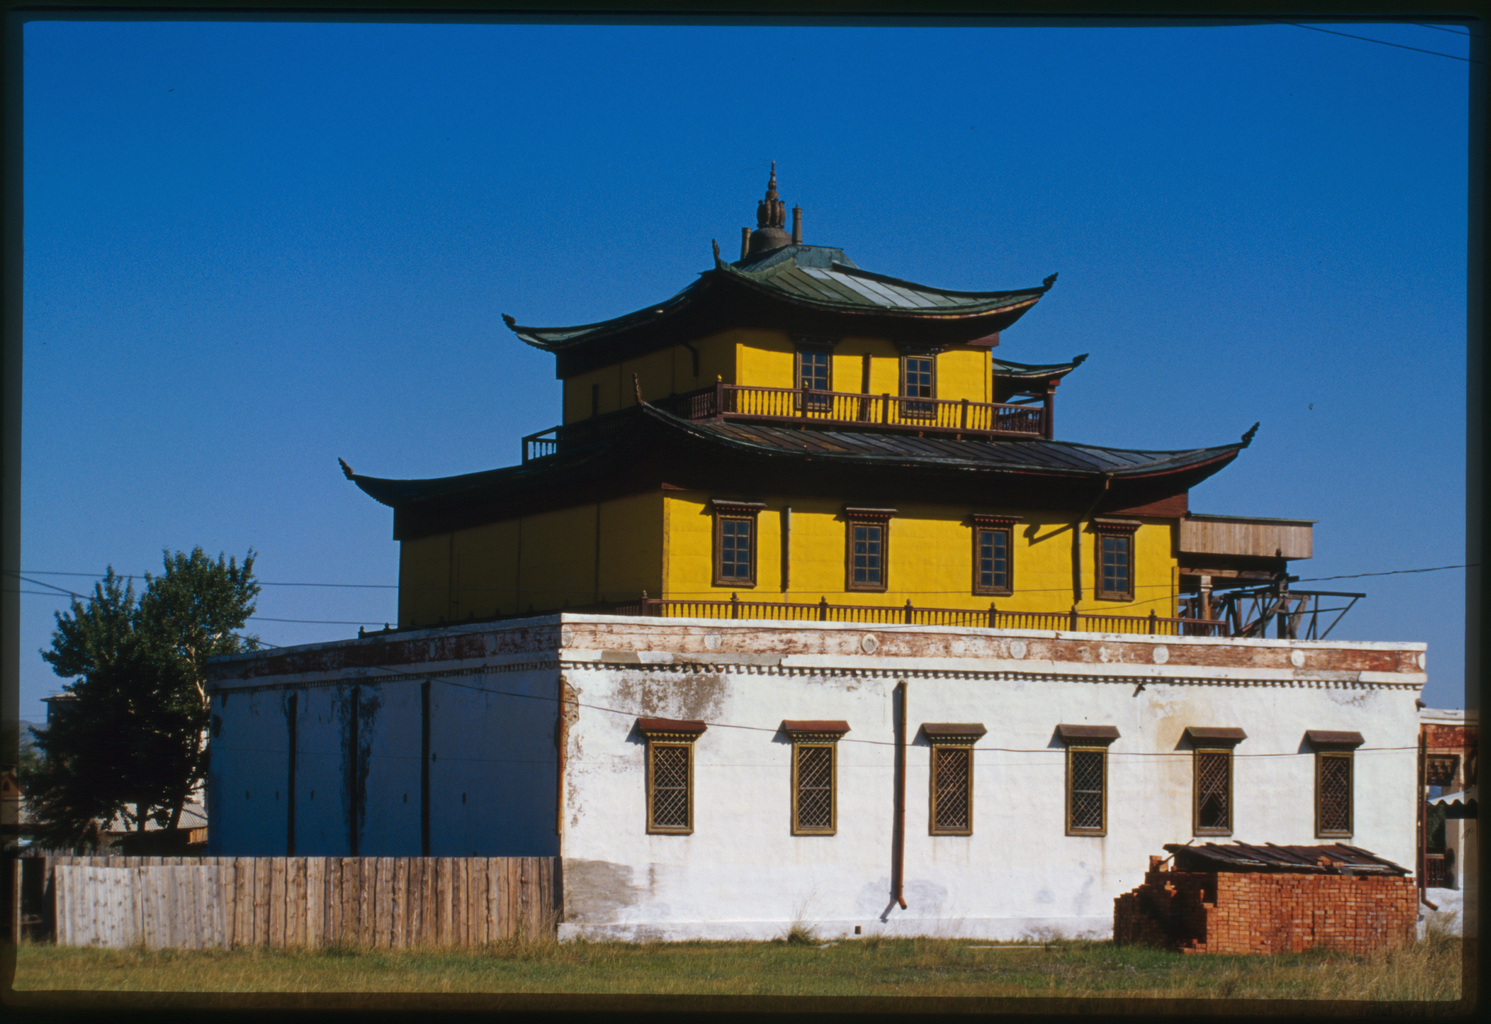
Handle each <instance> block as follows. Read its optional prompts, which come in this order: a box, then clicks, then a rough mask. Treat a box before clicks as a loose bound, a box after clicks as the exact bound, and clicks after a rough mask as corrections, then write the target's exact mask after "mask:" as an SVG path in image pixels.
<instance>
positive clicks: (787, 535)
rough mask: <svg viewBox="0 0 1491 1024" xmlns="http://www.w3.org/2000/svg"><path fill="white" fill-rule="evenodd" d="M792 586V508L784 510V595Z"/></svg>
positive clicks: (789, 506)
mask: <svg viewBox="0 0 1491 1024" xmlns="http://www.w3.org/2000/svg"><path fill="white" fill-rule="evenodd" d="M790 586H792V506H791V505H788V506H786V507H785V508H783V509H782V593H784V594H785V593H786V592H787V588H788V587H790Z"/></svg>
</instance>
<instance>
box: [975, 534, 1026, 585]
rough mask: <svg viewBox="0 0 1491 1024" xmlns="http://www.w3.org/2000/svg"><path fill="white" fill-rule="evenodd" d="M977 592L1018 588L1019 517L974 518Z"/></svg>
mask: <svg viewBox="0 0 1491 1024" xmlns="http://www.w3.org/2000/svg"><path fill="white" fill-rule="evenodd" d="M972 518H973V592H974V593H975V594H995V595H998V594H1011V593H1013V592H1014V590H1015V569H1014V565H1015V563H1014V550H1015V543H1014V541H1015V523H1017V522H1019V521H1020V519H1019V517H1018V516H986V515H974V516H973V517H972Z"/></svg>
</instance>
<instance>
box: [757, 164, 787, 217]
mask: <svg viewBox="0 0 1491 1024" xmlns="http://www.w3.org/2000/svg"><path fill="white" fill-rule="evenodd" d="M786 223H787V204H786V203H784V202H782V201H781V200H780V199H778V198H777V162H776V161H775V160H773V161H772V162H771V180H769V181H768V182H767V183H766V198H765V199H763V200H761V202H759V203H757V204H756V227H757V228H780V227H782V226H783V225H784V224H786Z"/></svg>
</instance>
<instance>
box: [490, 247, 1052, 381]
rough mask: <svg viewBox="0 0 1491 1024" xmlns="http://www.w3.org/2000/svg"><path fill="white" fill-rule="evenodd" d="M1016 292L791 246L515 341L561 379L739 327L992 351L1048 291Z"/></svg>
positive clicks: (718, 266)
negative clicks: (934, 281)
mask: <svg viewBox="0 0 1491 1024" xmlns="http://www.w3.org/2000/svg"><path fill="white" fill-rule="evenodd" d="M1055 280H1056V275H1055V274H1053V275H1051V276H1050V277H1048V278H1047V279H1046V280H1045V282H1044V283H1043V284H1042V285H1041V286H1040V287H1035V288H1023V289H1018V290H1015V291H991V292H963V291H952V290H949V289H946V288H934V287H932V286H930V285H922V284H916V283H914V282H911V281H905V280H902V279H900V278H896V277H888V276H886V275H884V274H876V273H872V272H870V271H868V270H863V269H861V268H860V267H859V266H857V265H856V264H855V263H854V261H853V260H851V259H849V258H848V257H847V256H845V255H844V252H843V250H842V249H838V248H834V247H832V246H822V245H801V244H790V245H784V246H780V247H778V248H775V249H771V250H769V251H767V252H764V253H758V254H755V255H752V256H748V257H747V258H745V259H743V260H739V261H737V262H735V263H726V262H725V261H723V260H721V259H720V257H719V251H718V247H716V251H715V264H714V268H713V269H712V270H706V271H704V272H703V273H701V274H700V275H699V279H698V280H696V281H694V282H693V283H692V284H690V285H689V286H688V287H687V288H685V289H683V291H681V292H679V293H678V294H676V295H674V296H673V297H672V298H669V299H667V300H665V301H663V302H659V303H655V304H653V305H651V306H647V307H645V308H643V309H640V310H637V311H636V312H634V313H628V314H626V315H625V316H620V317H616V318H615V319H613V320H606V321H604V322H602V323H595V324H583V325H580V326H576V327H526V326H522V325H519V324H518V323H517V322H516V321H514V320H513V318H512V317H510V316H506V315H504V316H503V319H504V320H505V321H506V322H507V325H508V326H509V327H510V328H511V329H512V331H513V333H515V334H516V335H517V336H518V337H519V338H521V339H522V340H523V341H525V342H527V343H528V344H530V345H533V346H534V347H535V348H540V349H543V350H544V351H545V352H552V353H554V355H555V356H556V357H557V368H556V375H557V376H558V377H560V378H565V377H569V376H572V375H574V374H577V373H583V372H585V371H587V370H591V369H595V368H598V367H600V366H608V365H611V364H613V363H616V362H619V361H621V360H623V359H631V358H635V357H637V356H639V355H643V354H645V353H647V352H650V351H654V350H656V349H660V348H667V347H669V346H671V345H676V344H679V343H681V342H685V341H689V342H692V341H697V340H698V339H699V338H702V337H706V336H708V335H710V334H715V333H718V332H720V331H725V330H729V329H731V328H736V327H745V328H760V329H767V330H783V331H788V332H790V333H792V334H807V335H821V336H836V335H839V336H841V335H844V334H849V333H853V334H859V335H871V336H878V337H889V338H891V339H892V340H895V341H900V342H906V343H914V344H919V345H929V346H949V345H966V344H969V343H979V342H982V343H983V344H984V345H987V346H992V345H993V344H997V339H994V335H997V334H998V333H999V331H1001V330H1003V329H1004V328H1006V327H1008V326H1009V325H1011V324H1013V323H1014V322H1015V321H1016V320H1018V319H1019V318H1020V317H1021V316H1022V315H1024V313H1025V311H1026V310H1028V309H1030V307H1032V306H1034V305H1035V304H1036V302H1037V301H1039V299H1040V297H1041V296H1042V295H1044V294H1045V293H1046V292H1047V291H1048V290H1049V289H1050V288H1051V286H1052V284H1053V283H1055Z"/></svg>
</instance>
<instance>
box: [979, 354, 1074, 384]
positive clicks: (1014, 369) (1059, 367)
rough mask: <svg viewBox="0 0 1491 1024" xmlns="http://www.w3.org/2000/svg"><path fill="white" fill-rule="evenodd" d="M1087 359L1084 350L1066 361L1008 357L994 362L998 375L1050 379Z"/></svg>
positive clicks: (1062, 375) (1020, 378)
mask: <svg viewBox="0 0 1491 1024" xmlns="http://www.w3.org/2000/svg"><path fill="white" fill-rule="evenodd" d="M1086 359H1087V353H1086V352H1084V353H1082V354H1081V355H1080V356H1074V357H1072V358H1071V359H1069V360H1068V361H1066V362H1064V363H1013V362H1010V361H1009V360H1007V359H995V360H992V362H993V364H994V376H996V377H1009V378H1012V379H1016V380H1024V379H1027V378H1028V379H1031V380H1035V379H1039V380H1049V379H1050V378H1052V377H1064V376H1065V375H1067V374H1068V373H1071V372H1072V371H1073V370H1075V369H1076V368H1077V367H1079V366H1081V365H1082V363H1083V361H1084V360H1086Z"/></svg>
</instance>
